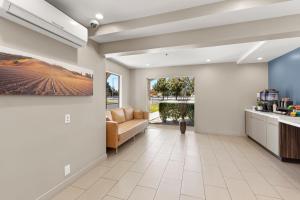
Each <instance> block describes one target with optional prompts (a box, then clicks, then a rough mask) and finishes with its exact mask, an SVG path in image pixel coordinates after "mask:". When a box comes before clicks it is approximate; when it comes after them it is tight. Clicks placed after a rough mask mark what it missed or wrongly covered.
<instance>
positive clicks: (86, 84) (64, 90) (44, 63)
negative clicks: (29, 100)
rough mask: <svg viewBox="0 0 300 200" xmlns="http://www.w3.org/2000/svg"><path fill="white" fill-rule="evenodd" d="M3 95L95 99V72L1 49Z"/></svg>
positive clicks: (0, 65) (0, 86)
mask: <svg viewBox="0 0 300 200" xmlns="http://www.w3.org/2000/svg"><path fill="white" fill-rule="evenodd" d="M0 95H39V96H92V95H93V71H92V70H90V69H86V68H82V67H78V66H74V65H69V64H66V63H63V62H59V61H55V60H51V59H47V58H42V57H39V56H34V55H31V54H27V53H22V52H20V51H17V50H12V49H9V48H6V47H1V46H0Z"/></svg>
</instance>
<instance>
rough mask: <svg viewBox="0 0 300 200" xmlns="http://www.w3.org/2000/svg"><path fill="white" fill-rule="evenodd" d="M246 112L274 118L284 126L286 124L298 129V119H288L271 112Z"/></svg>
mask: <svg viewBox="0 0 300 200" xmlns="http://www.w3.org/2000/svg"><path fill="white" fill-rule="evenodd" d="M246 111H248V112H252V113H255V114H259V115H263V116H266V117H271V118H275V119H278V121H279V122H280V123H284V124H288V125H291V126H295V127H298V128H300V117H290V116H286V115H280V114H276V113H271V112H260V111H256V110H253V109H246Z"/></svg>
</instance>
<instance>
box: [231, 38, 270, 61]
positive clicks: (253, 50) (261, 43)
mask: <svg viewBox="0 0 300 200" xmlns="http://www.w3.org/2000/svg"><path fill="white" fill-rule="evenodd" d="M265 43H266V41H261V42H258V43H257V44H255V45H254V46H253V47H252V48H251V49H249V50H248V51H247V52H246V53H245V54H243V55H242V56H241V57H240V58H239V59H238V61H237V62H236V63H237V64H241V63H242V62H243V61H244V60H246V59H247V58H248V57H249V56H250V55H252V54H253V53H254V52H255V51H257V50H258V49H259V48H260V47H262V46H263V45H264V44H265Z"/></svg>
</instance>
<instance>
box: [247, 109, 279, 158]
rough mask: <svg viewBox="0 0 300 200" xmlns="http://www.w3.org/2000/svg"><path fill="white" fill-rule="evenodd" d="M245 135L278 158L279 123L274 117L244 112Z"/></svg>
mask: <svg viewBox="0 0 300 200" xmlns="http://www.w3.org/2000/svg"><path fill="white" fill-rule="evenodd" d="M246 134H247V135H248V136H249V137H251V138H252V139H253V140H255V141H256V142H258V143H259V144H261V145H262V146H264V147H265V148H267V149H268V150H269V151H271V152H272V153H274V154H275V155H277V156H279V122H278V119H277V118H276V117H270V116H268V115H265V114H260V113H257V112H251V111H246Z"/></svg>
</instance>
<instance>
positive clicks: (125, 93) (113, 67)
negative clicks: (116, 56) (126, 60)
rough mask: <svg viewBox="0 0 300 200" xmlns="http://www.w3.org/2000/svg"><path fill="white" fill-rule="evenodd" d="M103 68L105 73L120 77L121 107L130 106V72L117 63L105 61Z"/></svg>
mask: <svg viewBox="0 0 300 200" xmlns="http://www.w3.org/2000/svg"><path fill="white" fill-rule="evenodd" d="M105 67H106V71H107V72H111V73H114V74H117V75H120V76H121V83H120V85H121V107H126V106H130V103H129V91H130V87H129V84H130V70H129V69H128V68H126V67H124V66H122V65H120V64H118V63H115V62H112V61H110V60H107V59H105Z"/></svg>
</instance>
